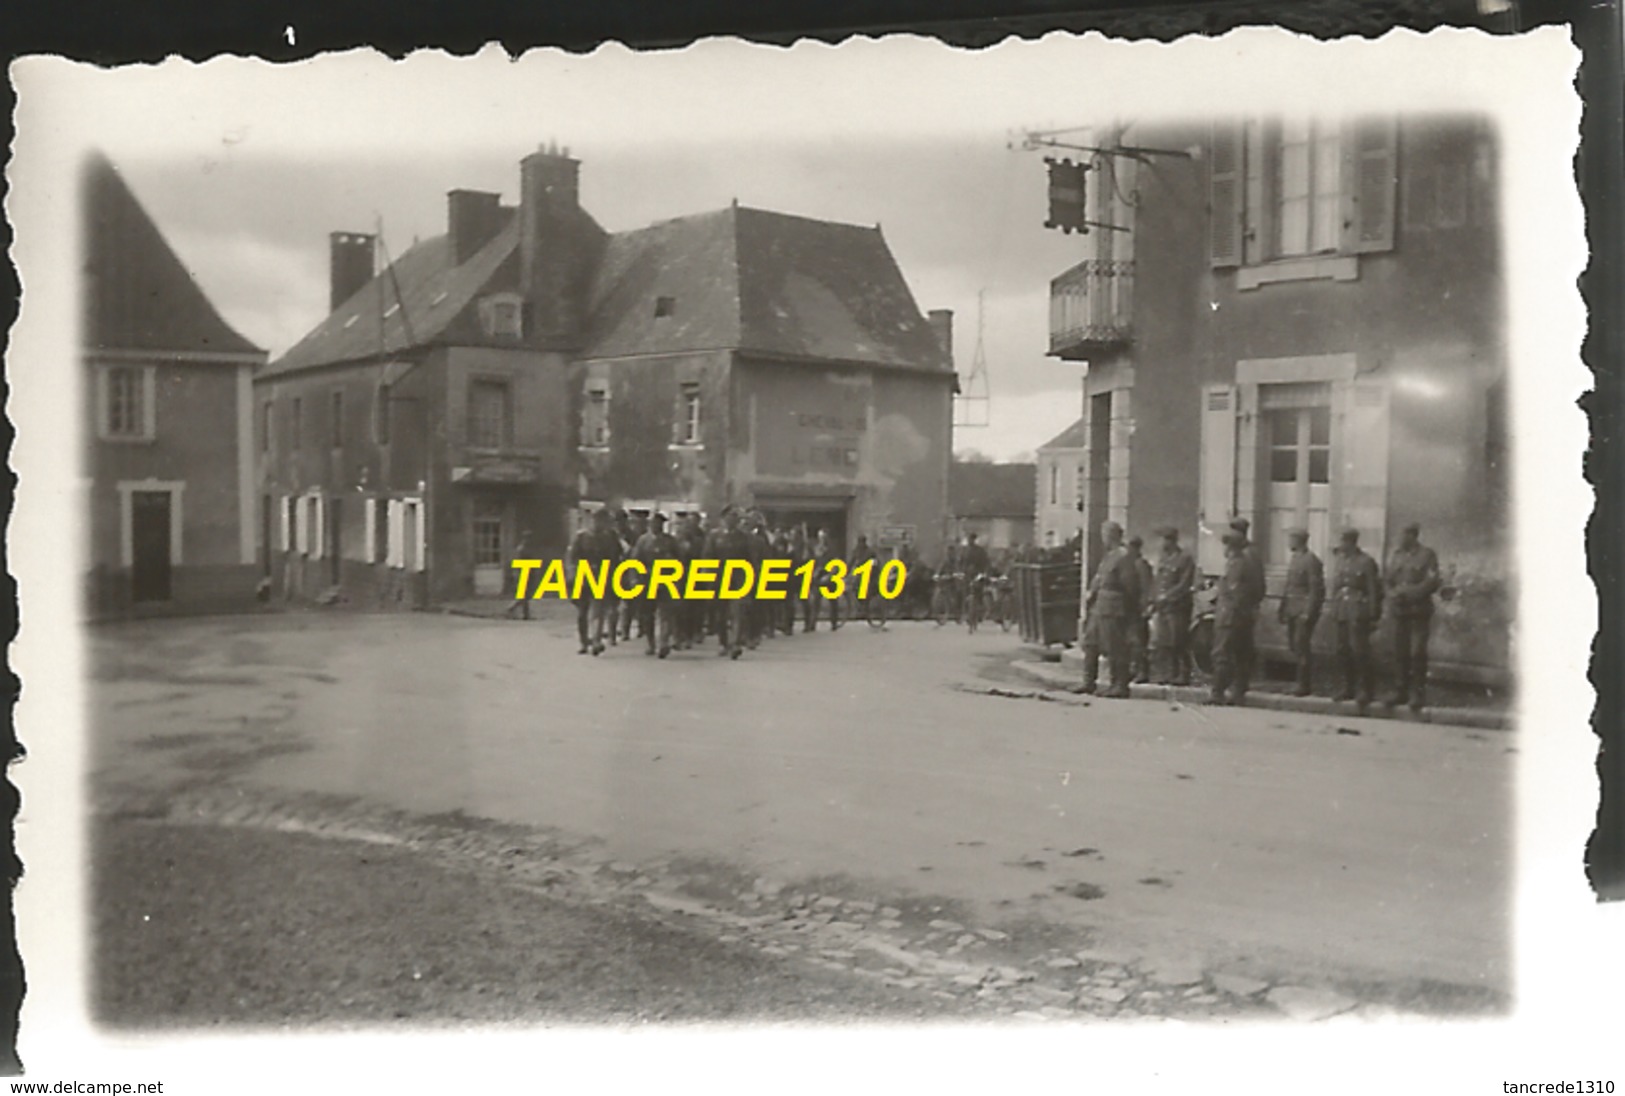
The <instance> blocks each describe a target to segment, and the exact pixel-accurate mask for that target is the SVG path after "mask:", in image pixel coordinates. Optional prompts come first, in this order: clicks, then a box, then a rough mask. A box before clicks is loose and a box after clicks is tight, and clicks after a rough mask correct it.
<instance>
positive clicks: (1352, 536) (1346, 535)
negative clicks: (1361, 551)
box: [1341, 525, 1360, 541]
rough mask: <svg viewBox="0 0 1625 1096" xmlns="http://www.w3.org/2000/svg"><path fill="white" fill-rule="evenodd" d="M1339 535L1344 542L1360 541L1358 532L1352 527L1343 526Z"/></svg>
mask: <svg viewBox="0 0 1625 1096" xmlns="http://www.w3.org/2000/svg"><path fill="white" fill-rule="evenodd" d="M1341 535H1342V537H1343V539H1344V540H1346V541H1356V540H1359V539H1360V530H1358V529H1356V528H1355V527H1354V526H1352V525H1345V526H1344V527H1343V532H1342V534H1341Z"/></svg>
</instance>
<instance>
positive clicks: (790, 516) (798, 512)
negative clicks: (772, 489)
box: [761, 505, 848, 556]
mask: <svg viewBox="0 0 1625 1096" xmlns="http://www.w3.org/2000/svg"><path fill="white" fill-rule="evenodd" d="M761 511H762V516H763V517H764V518H766V519H767V524H768V525H769V526H770V527H771V528H775V529H792V530H793V529H797V528H800V527H803V526H805V527H806V530H807V540H808V542H809V543H811V542H812V541H813V540H815V539H816V538H817V537H818V530H820V529H825V530H827V531H828V532H829V541H830V543H831V544H833V545H834V546H835V547H836V548H837V549H838V550H839V551H840V553H841V555H842V556H845V555H846V551H847V548H848V545H847V541H846V508H845V507H844V506H843V507H840V508H839V509H835V508H816V509H815V508H811V507H806V506H772V505H766V506H762V507H761Z"/></svg>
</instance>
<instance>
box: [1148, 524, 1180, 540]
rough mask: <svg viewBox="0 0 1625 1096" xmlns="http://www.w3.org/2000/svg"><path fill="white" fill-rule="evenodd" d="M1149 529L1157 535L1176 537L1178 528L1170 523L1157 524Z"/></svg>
mask: <svg viewBox="0 0 1625 1096" xmlns="http://www.w3.org/2000/svg"><path fill="white" fill-rule="evenodd" d="M1151 531H1152V532H1153V533H1155V534H1157V536H1159V537H1177V536H1178V535H1179V530H1178V529H1176V528H1174V527H1173V526H1172V525H1159V526H1157V527H1156V528H1155V529H1153V530H1151Z"/></svg>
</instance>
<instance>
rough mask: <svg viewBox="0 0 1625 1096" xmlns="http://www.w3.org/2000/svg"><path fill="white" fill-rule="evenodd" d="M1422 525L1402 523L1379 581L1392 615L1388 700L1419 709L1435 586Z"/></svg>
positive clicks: (1435, 560) (1435, 561)
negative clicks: (1390, 693) (1391, 692)
mask: <svg viewBox="0 0 1625 1096" xmlns="http://www.w3.org/2000/svg"><path fill="white" fill-rule="evenodd" d="M1421 535H1422V527H1421V526H1420V525H1418V524H1416V523H1415V522H1412V523H1411V524H1409V525H1407V526H1405V530H1404V532H1403V533H1401V534H1400V541H1399V547H1398V548H1396V549H1394V552H1393V555H1391V556H1389V557H1388V568H1387V571H1386V573H1385V574H1384V576H1383V582H1384V584H1385V585H1386V586H1387V588H1388V606H1389V615H1390V616H1392V617H1393V618H1394V660H1395V663H1396V665H1395V669H1396V671H1397V673H1396V675H1395V677H1396V681H1395V685H1396V689H1395V692H1394V695H1393V696H1392V697H1390V698H1389V700H1388V703H1389V705H1390V706H1392V707H1398V706H1399V705H1401V704H1404V703H1406V702H1407V701H1409V703H1410V707H1411V711H1413V712H1420V711H1421V710H1422V707H1423V705H1424V704H1425V703H1426V702H1427V677H1428V633H1429V631H1430V630H1431V629H1432V626H1433V595H1434V594H1435V593H1436V592H1438V589H1439V557H1438V556H1437V555H1436V554H1435V553H1434V551H1433V549H1432V548H1429V547H1427V546H1426V545H1425V544H1423V543H1422V541H1421Z"/></svg>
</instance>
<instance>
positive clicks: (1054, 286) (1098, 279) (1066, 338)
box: [1049, 259, 1134, 356]
mask: <svg viewBox="0 0 1625 1096" xmlns="http://www.w3.org/2000/svg"><path fill="white" fill-rule="evenodd" d="M1133 304H1134V262H1133V260H1131V259H1085V260H1084V261H1083V262H1081V263H1079V264H1078V265H1077V266H1075V267H1073V268H1072V269H1071V270H1068V271H1067V272H1066V273H1065V274H1062V275H1061V276H1060V277H1059V278H1056V279H1055V280H1054V281H1052V282H1050V284H1049V350H1050V353H1051V354H1057V355H1061V356H1066V355H1068V354H1069V353H1083V352H1088V351H1090V350H1097V351H1098V350H1102V349H1107V348H1110V347H1114V346H1121V345H1123V344H1125V343H1127V342H1128V341H1129V339H1130V337H1131V335H1132V332H1133V315H1134V309H1133Z"/></svg>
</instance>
